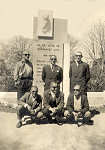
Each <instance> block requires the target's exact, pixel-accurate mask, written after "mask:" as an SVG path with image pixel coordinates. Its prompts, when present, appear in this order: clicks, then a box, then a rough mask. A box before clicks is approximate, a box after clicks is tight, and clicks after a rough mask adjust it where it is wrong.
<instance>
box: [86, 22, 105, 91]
mask: <svg viewBox="0 0 105 150" xmlns="http://www.w3.org/2000/svg"><path fill="white" fill-rule="evenodd" d="M84 49H85V50H86V51H87V53H88V55H89V56H90V58H91V60H92V61H93V66H92V69H91V76H92V78H93V80H91V81H92V82H94V88H95V89H96V88H98V87H100V89H102V86H105V85H104V81H103V80H104V59H105V23H104V22H101V21H99V22H98V23H96V24H94V25H93V26H92V27H91V30H90V31H89V32H88V38H87V39H86V40H85V42H84Z"/></svg>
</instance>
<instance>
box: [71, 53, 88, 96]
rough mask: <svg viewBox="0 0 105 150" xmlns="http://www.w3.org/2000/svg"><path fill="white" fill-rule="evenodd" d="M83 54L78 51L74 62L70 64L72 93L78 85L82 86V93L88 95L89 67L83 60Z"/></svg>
mask: <svg viewBox="0 0 105 150" xmlns="http://www.w3.org/2000/svg"><path fill="white" fill-rule="evenodd" d="M81 59H82V53H81V52H79V51H77V52H76V53H75V56H74V62H72V63H71V64H70V70H69V77H70V91H71V92H73V87H74V86H75V85H76V84H80V85H81V92H83V93H85V94H86V93H87V83H88V81H89V80H90V70H89V65H88V64H87V63H85V62H83V61H82V60H81Z"/></svg>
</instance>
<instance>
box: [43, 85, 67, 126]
mask: <svg viewBox="0 0 105 150" xmlns="http://www.w3.org/2000/svg"><path fill="white" fill-rule="evenodd" d="M43 105H44V108H43V113H44V115H45V116H46V117H47V118H48V120H49V121H51V120H52V119H53V118H54V119H56V121H57V124H60V123H61V117H62V116H63V112H64V109H63V108H64V94H63V93H62V92H60V89H59V86H58V84H57V83H56V82H51V83H50V89H49V90H47V91H45V93H44V99H43Z"/></svg>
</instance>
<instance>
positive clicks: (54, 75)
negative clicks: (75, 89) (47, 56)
mask: <svg viewBox="0 0 105 150" xmlns="http://www.w3.org/2000/svg"><path fill="white" fill-rule="evenodd" d="M42 80H43V82H45V89H49V88H50V83H51V82H52V81H55V82H57V83H58V84H60V83H61V82H62V80H63V70H62V68H61V67H59V66H58V65H55V68H54V71H52V69H51V66H50V65H45V66H44V67H43V70H42Z"/></svg>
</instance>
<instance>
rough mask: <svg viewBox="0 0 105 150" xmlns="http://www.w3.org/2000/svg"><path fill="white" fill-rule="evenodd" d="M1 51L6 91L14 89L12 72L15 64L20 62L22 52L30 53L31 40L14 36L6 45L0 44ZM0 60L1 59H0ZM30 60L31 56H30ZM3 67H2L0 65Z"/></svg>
mask: <svg viewBox="0 0 105 150" xmlns="http://www.w3.org/2000/svg"><path fill="white" fill-rule="evenodd" d="M0 46H1V51H2V52H4V53H3V56H4V57H3V60H4V61H3V62H4V63H5V73H6V75H5V79H4V81H6V82H7V83H5V84H6V88H7V90H9V89H11V88H14V82H13V72H14V68H15V64H16V63H17V62H18V61H20V60H21V56H22V53H23V51H25V50H29V51H30V53H32V46H33V40H32V39H28V38H25V37H23V36H15V37H13V38H12V39H11V40H9V41H8V42H7V43H6V44H5V43H1V44H0ZM0 58H1V57H0ZM31 60H32V55H31ZM2 66H3V65H2Z"/></svg>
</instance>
